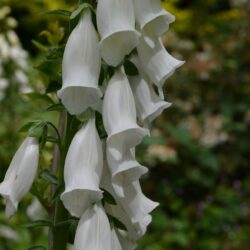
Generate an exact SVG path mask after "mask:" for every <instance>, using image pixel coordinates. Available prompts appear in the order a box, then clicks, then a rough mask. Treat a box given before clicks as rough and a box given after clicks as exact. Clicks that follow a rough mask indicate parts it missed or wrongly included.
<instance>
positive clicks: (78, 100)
mask: <svg viewBox="0 0 250 250" xmlns="http://www.w3.org/2000/svg"><path fill="white" fill-rule="evenodd" d="M57 94H58V97H59V98H60V99H61V101H62V104H63V105H64V106H65V108H66V109H67V110H68V112H69V113H70V114H72V115H78V114H81V113H83V112H84V111H86V110H87V109H88V108H89V107H91V108H93V109H95V110H98V111H99V110H100V108H98V105H99V103H100V102H101V97H102V92H101V91H100V89H98V88H93V87H88V86H86V87H84V86H73V85H72V86H68V87H65V88H63V89H61V90H59V91H58V92H57Z"/></svg>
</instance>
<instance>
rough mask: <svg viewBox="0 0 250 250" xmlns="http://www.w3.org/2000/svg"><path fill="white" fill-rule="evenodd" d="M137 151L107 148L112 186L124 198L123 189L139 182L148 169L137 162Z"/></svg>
mask: <svg viewBox="0 0 250 250" xmlns="http://www.w3.org/2000/svg"><path fill="white" fill-rule="evenodd" d="M134 151H135V149H129V150H126V151H119V150H113V149H112V148H110V147H109V146H108V147H107V152H106V153H107V161H108V165H109V168H110V172H111V175H112V185H113V188H114V190H115V192H116V193H117V194H118V195H119V196H124V193H123V188H124V187H125V186H127V185H130V184H131V183H132V182H134V181H136V180H138V179H139V178H140V177H141V176H142V175H144V174H146V173H147V172H148V169H147V168H146V167H144V166H142V165H140V164H139V163H138V162H137V161H136V160H135V152H134Z"/></svg>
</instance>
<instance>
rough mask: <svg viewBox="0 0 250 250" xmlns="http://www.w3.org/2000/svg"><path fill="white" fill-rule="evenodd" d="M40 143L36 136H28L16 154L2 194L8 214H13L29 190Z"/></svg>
mask: <svg viewBox="0 0 250 250" xmlns="http://www.w3.org/2000/svg"><path fill="white" fill-rule="evenodd" d="M38 161H39V143H38V140H37V139H36V138H33V137H27V138H26V139H25V140H24V142H23V143H22V145H21V146H20V147H19V149H18V150H17V152H16V154H15V155H14V157H13V159H12V161H11V163H10V166H9V169H8V170H7V173H6V175H5V178H4V180H3V182H2V183H1V184H0V195H2V196H3V197H4V198H5V200H6V210H5V213H6V216H7V217H10V216H12V215H13V214H14V213H15V211H16V210H17V207H18V203H19V201H20V200H21V199H22V198H23V196H24V195H25V194H26V193H27V192H28V191H29V189H30V187H31V185H32V183H33V181H34V179H35V176H36V171H37V167H38Z"/></svg>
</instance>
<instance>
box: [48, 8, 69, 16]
mask: <svg viewBox="0 0 250 250" xmlns="http://www.w3.org/2000/svg"><path fill="white" fill-rule="evenodd" d="M43 13H44V14H49V15H61V16H67V17H70V15H71V11H68V10H62V9H58V10H50V11H45V12H43Z"/></svg>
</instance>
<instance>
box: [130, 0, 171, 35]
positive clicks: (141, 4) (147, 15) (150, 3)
mask: <svg viewBox="0 0 250 250" xmlns="http://www.w3.org/2000/svg"><path fill="white" fill-rule="evenodd" d="M133 4H134V9H135V18H136V22H137V24H138V26H139V28H140V29H141V30H142V31H143V32H144V33H154V34H155V35H157V36H160V35H162V34H163V33H164V32H166V31H167V30H168V28H169V24H170V23H172V22H174V21H175V17H174V16H173V15H172V14H170V13H169V12H167V11H166V10H164V9H163V8H162V6H161V1H160V0H143V1H142V0H133Z"/></svg>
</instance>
